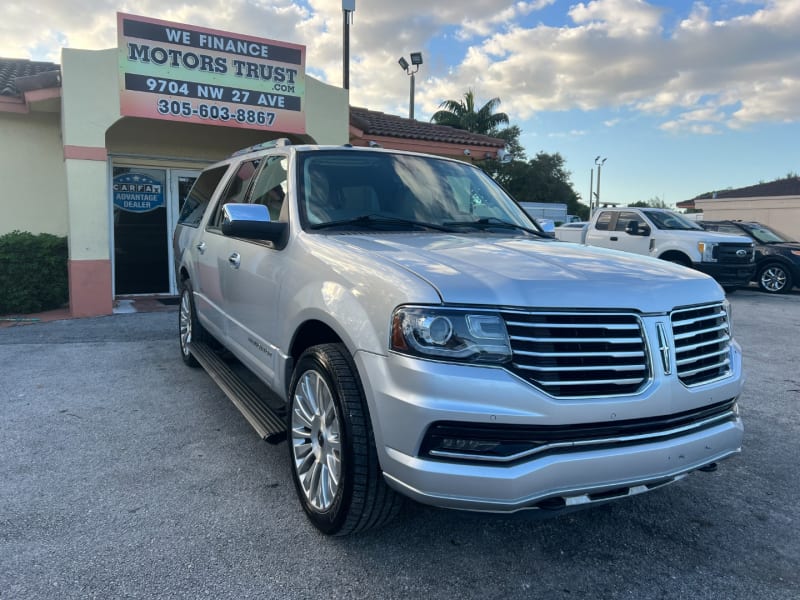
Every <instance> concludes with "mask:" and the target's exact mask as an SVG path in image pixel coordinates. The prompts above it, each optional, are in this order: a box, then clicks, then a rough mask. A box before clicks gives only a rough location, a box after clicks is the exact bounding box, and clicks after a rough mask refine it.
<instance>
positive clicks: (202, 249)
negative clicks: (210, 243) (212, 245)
mask: <svg viewBox="0 0 800 600" xmlns="http://www.w3.org/2000/svg"><path fill="white" fill-rule="evenodd" d="M197 251H198V252H199V253H200V254H205V252H206V243H205V242H200V243H199V244H197Z"/></svg>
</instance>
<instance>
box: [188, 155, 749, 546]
mask: <svg viewBox="0 0 800 600" xmlns="http://www.w3.org/2000/svg"><path fill="white" fill-rule="evenodd" d="M174 245H175V256H176V263H177V264H176V270H175V272H176V273H177V274H178V278H179V284H180V288H181V290H182V292H181V305H180V347H181V355H182V358H183V360H184V362H186V363H187V364H188V365H190V366H197V365H198V364H200V365H202V366H203V367H204V368H205V369H206V370H208V371H209V373H210V374H211V375H212V377H213V379H214V381H215V382H216V383H217V384H218V385H219V386H220V387H221V388H222V389H223V390H224V391H225V393H226V394H227V395H228V396H229V397H230V398H231V400H233V402H234V403H235V404H236V405H237V407H238V408H239V409H240V410H241V411H242V413H243V414H244V416H245V417H246V418H247V419H248V420H249V422H250V423H251V424H252V425H253V426H254V427H255V428H256V430H257V431H258V432H259V433H260V434H261V435H262V437H264V438H265V439H267V440H270V441H279V440H282V439H286V438H287V437H288V449H289V454H290V457H291V467H292V474H293V479H294V484H295V486H296V489H297V494H298V497H299V499H300V502H301V504H302V506H303V508H304V509H305V512H306V513H307V515H308V516H309V518H310V519H311V521H312V522H313V523H314V525H315V526H316V527H318V528H319V529H320V530H321V531H323V532H325V533H328V534H337V535H343V534H347V533H352V532H357V531H361V530H364V529H367V528H370V527H373V526H377V525H380V524H382V523H384V522H386V521H387V520H388V519H390V518H391V517H392V516H394V515H395V514H396V513H397V512H398V510H399V508H400V506H401V499H402V498H404V497H410V498H413V499H414V500H417V501H420V502H424V503H427V504H432V505H435V506H440V507H448V508H456V509H467V510H478V511H492V512H513V511H518V510H523V509H548V510H558V509H567V508H572V507H576V506H581V505H590V504H592V503H595V502H605V501H608V500H610V499H614V498H620V497H625V496H630V495H633V494H638V493H640V492H644V491H648V490H651V489H653V488H656V487H660V486H662V485H665V484H668V483H671V482H673V481H675V480H677V479H680V478H682V477H684V476H685V475H687V474H688V473H690V472H692V471H695V470H698V469H700V470H708V469H713V468H715V466H716V463H717V461H719V460H721V459H723V458H725V457H728V456H730V455H732V454H734V453H736V452H738V451H739V449H740V444H741V440H742V423H741V420H740V418H739V415H738V410H737V398H738V397H739V394H740V393H741V391H742V382H743V379H742V362H741V351H740V348H739V346H738V344H737V343H736V342H735V341H734V340H733V338H732V335H731V323H730V319H729V309H728V304H727V302H726V300H725V296H724V293H723V291H722V289H721V288H720V287H719V286H718V285H717V283H715V282H714V280H713V279H711V278H710V277H708V276H706V275H703V274H701V273H698V272H696V271H691V270H688V269H684V268H682V267H679V266H676V265H672V264H669V263H665V262H663V261H659V260H656V259H651V258H647V257H638V256H633V255H630V254H627V253H619V252H614V251H609V250H604V249H593V248H586V247H581V246H576V245H573V244H565V243H562V242H559V241H557V240H554V239H552V238H550V237H548V236H547V235H544V234H543V233H542V231H541V230H540V229H539V228H538V227H537V226H536V224H535V223H534V222H533V221H532V220H531V219H530V218H529V217H528V216H527V215H526V214H525V212H524V211H523V210H521V209H520V207H519V206H518V205H517V204H516V203H515V202H514V200H512V199H511V198H510V197H509V196H508V195H507V194H506V193H505V192H504V191H503V190H502V189H501V188H500V187H499V186H498V185H496V184H495V183H494V181H493V180H492V179H491V178H490V177H488V176H487V175H486V174H485V173H484V172H483V171H481V170H480V169H478V168H475V167H473V166H471V165H469V164H465V163H463V162H460V161H455V160H448V159H444V158H439V157H434V156H426V155H420V154H413V153H408V152H400V151H389V150H382V149H372V148H353V147H349V146H344V147H342V146H339V147H318V146H291V145H288V144H284V143H271V144H268V145H264V146H259V147H254V148H250V149H247V150H245V151H242V152H240V153H237V154H236V155H234V156H232V157H231V158H229V159H227V160H225V161H222V162H220V163H218V164H215V165H213V166H211V167H209V168H208V169H206V170H205V171H204V172H203V174H202V175H201V176H200V177H199V179H198V180H197V182H196V184H195V186H194V188H193V190H192V192H191V194H190V196H189V198H188V199H187V201H186V203H185V205H184V206H183V209H182V213H181V217H180V224H179V225H178V227H177V230H176V231H175V236H174Z"/></svg>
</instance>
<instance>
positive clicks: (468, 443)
mask: <svg viewBox="0 0 800 600" xmlns="http://www.w3.org/2000/svg"><path fill="white" fill-rule="evenodd" d="M499 445H500V442H493V441H488V440H464V439H459V438H443V439H442V443H441V444H440V446H439V450H442V451H447V452H453V451H456V452H491V451H492V450H494V449H495V448H497V447H498V446H499Z"/></svg>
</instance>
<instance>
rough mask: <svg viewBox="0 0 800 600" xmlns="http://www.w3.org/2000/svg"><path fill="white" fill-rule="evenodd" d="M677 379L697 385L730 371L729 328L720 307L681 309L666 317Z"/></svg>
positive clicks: (726, 316)
mask: <svg viewBox="0 0 800 600" xmlns="http://www.w3.org/2000/svg"><path fill="white" fill-rule="evenodd" d="M670 319H671V321H672V334H673V338H674V340H675V356H676V365H677V370H678V378H679V379H680V380H681V381H682V382H683V383H685V384H686V385H699V384H701V383H707V382H709V381H713V380H715V379H719V378H721V377H725V376H727V375H729V374H730V372H731V361H730V342H731V336H730V328H729V325H728V313H727V312H726V311H725V307H724V306H723V305H722V304H714V305H711V306H700V307H695V308H684V309H680V310H676V311H674V312H673V313H672V314H671V315H670Z"/></svg>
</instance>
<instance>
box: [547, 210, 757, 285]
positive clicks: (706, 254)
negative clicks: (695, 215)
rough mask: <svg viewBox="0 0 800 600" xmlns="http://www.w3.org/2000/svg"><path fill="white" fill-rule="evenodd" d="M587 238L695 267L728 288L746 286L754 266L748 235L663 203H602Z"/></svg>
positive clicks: (595, 243)
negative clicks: (707, 227)
mask: <svg viewBox="0 0 800 600" xmlns="http://www.w3.org/2000/svg"><path fill="white" fill-rule="evenodd" d="M556 236H558V233H557V234H556ZM583 243H585V244H586V245H588V246H599V247H601V248H613V249H614V250H623V251H625V252H632V253H635V254H642V255H644V256H652V257H653V258H660V259H662V260H666V261H669V262H673V263H676V264H679V265H683V266H685V267H691V268H692V269H696V270H698V271H701V272H703V273H705V274H707V275H711V276H712V277H713V278H714V279H716V280H717V281H718V282H719V284H720V285H721V286H722V287H724V288H725V290H726V291H728V292H731V291H733V290H735V289H736V288H738V287H739V286H742V285H747V284H748V283H749V282H750V280H751V279H752V277H753V274H754V273H755V269H756V264H755V248H754V246H755V245H754V244H753V241H752V240H751V239H750V238H749V237H747V236H746V235H744V234H736V235H731V234H723V233H713V232H709V231H704V230H703V228H702V227H700V226H699V225H697V224H696V223H694V222H692V221H689V220H687V219H685V218H684V216H683V215H681V214H679V213H676V212H675V211H672V210H667V209H661V208H637V207H633V206H626V207H608V208H601V209H599V210H597V212H595V213H594V215H593V216H592V218H591V219H590V220H589V224H588V226H587V227H586V229H584V230H583Z"/></svg>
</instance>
